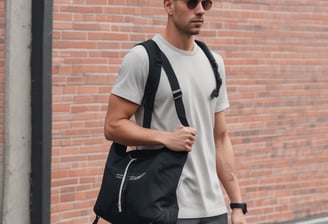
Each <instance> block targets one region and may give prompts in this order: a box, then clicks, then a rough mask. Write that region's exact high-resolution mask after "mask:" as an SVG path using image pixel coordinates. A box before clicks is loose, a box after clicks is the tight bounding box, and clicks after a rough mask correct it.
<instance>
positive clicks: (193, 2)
mask: <svg viewBox="0 0 328 224" xmlns="http://www.w3.org/2000/svg"><path fill="white" fill-rule="evenodd" d="M187 5H188V8H189V9H194V8H196V7H197V5H198V0H188V2H187Z"/></svg>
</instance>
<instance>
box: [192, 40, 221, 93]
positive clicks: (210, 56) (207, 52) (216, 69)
mask: <svg viewBox="0 0 328 224" xmlns="http://www.w3.org/2000/svg"><path fill="white" fill-rule="evenodd" d="M195 42H196V43H197V45H198V46H199V47H200V48H201V49H202V50H203V52H204V53H205V55H206V57H207V58H208V60H209V61H210V63H211V66H212V69H213V72H214V75H215V80H216V87H215V89H214V90H213V92H212V93H211V98H212V99H213V98H214V97H218V96H219V92H220V87H221V85H222V79H221V77H220V73H219V66H218V64H217V63H216V60H215V58H214V56H213V54H212V53H211V51H210V50H209V49H208V47H207V45H206V44H205V43H204V42H202V41H200V40H195Z"/></svg>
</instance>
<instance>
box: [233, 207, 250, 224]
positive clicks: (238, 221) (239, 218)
mask: <svg viewBox="0 0 328 224" xmlns="http://www.w3.org/2000/svg"><path fill="white" fill-rule="evenodd" d="M231 223H232V224H247V221H246V217H245V215H244V213H243V211H242V210H241V209H239V208H234V209H233V210H232V213H231Z"/></svg>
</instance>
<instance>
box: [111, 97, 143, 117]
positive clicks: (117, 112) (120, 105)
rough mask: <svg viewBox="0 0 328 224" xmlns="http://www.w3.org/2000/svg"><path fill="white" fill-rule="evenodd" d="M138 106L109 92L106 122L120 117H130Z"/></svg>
mask: <svg viewBox="0 0 328 224" xmlns="http://www.w3.org/2000/svg"><path fill="white" fill-rule="evenodd" d="M138 108H139V105H138V104H136V103H133V102H132V101H129V100H127V99H124V98H122V97H119V96H117V95H114V94H111V95H110V97H109V102H108V108H107V115H106V123H108V122H117V121H119V120H121V119H130V118H131V117H132V116H133V115H134V114H135V112H136V111H137V110H138Z"/></svg>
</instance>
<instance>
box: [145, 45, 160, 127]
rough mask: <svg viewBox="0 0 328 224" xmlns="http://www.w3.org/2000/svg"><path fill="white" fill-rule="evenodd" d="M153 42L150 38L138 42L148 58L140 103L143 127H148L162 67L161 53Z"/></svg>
mask: <svg viewBox="0 0 328 224" xmlns="http://www.w3.org/2000/svg"><path fill="white" fill-rule="evenodd" d="M154 43H155V42H154V41H153V40H151V39H149V40H146V41H144V42H142V43H140V45H142V46H143V47H144V48H145V49H146V51H147V54H148V59H149V72H148V78H147V81H146V86H145V90H144V96H143V100H142V101H143V102H142V104H143V106H144V118H143V127H145V128H150V124H151V118H152V113H153V109H154V101H155V95H156V92H157V87H158V84H159V80H160V77H161V69H162V61H161V54H160V52H159V51H158V50H157V49H156V46H155V45H154Z"/></svg>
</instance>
